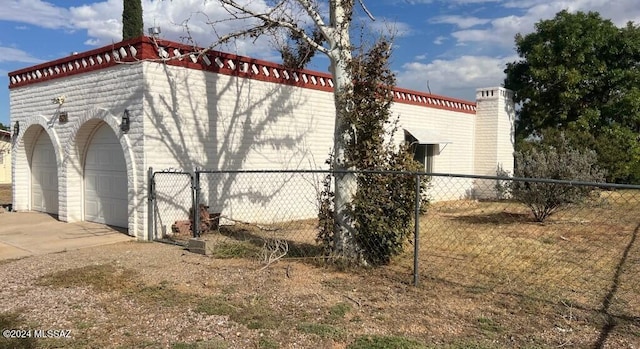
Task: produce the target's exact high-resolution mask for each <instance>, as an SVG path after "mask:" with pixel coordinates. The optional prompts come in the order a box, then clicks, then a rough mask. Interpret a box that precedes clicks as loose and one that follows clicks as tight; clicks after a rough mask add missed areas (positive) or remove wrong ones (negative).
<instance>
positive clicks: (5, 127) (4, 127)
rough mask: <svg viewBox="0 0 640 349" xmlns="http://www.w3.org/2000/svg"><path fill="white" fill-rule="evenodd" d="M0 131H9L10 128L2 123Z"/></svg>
mask: <svg viewBox="0 0 640 349" xmlns="http://www.w3.org/2000/svg"><path fill="white" fill-rule="evenodd" d="M0 130H5V131H8V130H9V127H8V126H6V125H4V124H3V123H1V122H0Z"/></svg>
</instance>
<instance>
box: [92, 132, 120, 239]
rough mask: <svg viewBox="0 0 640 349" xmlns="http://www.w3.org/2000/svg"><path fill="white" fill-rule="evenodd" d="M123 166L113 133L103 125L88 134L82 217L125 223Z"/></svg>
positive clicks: (99, 221) (114, 224)
mask: <svg viewBox="0 0 640 349" xmlns="http://www.w3.org/2000/svg"><path fill="white" fill-rule="evenodd" d="M127 218H128V215H127V167H126V163H125V161H124V153H123V151H122V147H121V146H120V142H119V141H118V139H117V138H116V135H115V133H114V132H113V131H112V130H111V129H110V128H109V127H108V126H106V125H102V126H100V127H99V128H98V130H96V133H95V134H94V135H93V137H92V138H91V141H90V144H89V148H88V149H87V156H86V158H85V165H84V219H85V220H86V221H90V222H97V223H103V224H108V225H113V226H116V227H127V222H128V219H127Z"/></svg>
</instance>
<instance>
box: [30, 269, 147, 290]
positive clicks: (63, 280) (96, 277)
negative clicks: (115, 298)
mask: <svg viewBox="0 0 640 349" xmlns="http://www.w3.org/2000/svg"><path fill="white" fill-rule="evenodd" d="M135 278H136V273H135V272H134V271H132V270H129V269H123V268H116V267H115V266H113V265H110V264H102V265H88V266H85V267H80V268H74V269H68V270H62V271H58V272H55V273H52V274H48V275H45V276H43V277H41V278H40V279H39V280H38V282H37V284H38V285H40V286H52V287H92V288H94V289H95V290H96V291H102V292H108V291H124V290H129V289H131V288H132V287H133V286H135V281H134V280H135Z"/></svg>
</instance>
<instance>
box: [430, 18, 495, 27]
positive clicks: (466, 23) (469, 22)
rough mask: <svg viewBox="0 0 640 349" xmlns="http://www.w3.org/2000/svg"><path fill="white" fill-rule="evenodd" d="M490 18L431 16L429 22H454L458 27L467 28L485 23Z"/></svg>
mask: <svg viewBox="0 0 640 349" xmlns="http://www.w3.org/2000/svg"><path fill="white" fill-rule="evenodd" d="M490 21H491V20H490V19H486V18H478V17H464V16H457V15H453V16H438V17H435V18H432V19H431V20H430V21H429V22H431V23H436V24H454V25H456V26H457V27H458V28H462V29H467V28H471V27H475V26H478V25H482V24H487V23H489V22H490Z"/></svg>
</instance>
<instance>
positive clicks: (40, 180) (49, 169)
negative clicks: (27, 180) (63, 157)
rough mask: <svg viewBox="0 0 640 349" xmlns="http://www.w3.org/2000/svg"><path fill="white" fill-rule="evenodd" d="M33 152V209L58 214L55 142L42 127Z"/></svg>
mask: <svg viewBox="0 0 640 349" xmlns="http://www.w3.org/2000/svg"><path fill="white" fill-rule="evenodd" d="M37 132H38V134H37V136H36V137H35V142H34V145H33V150H32V152H31V161H30V163H29V167H30V169H31V210H33V211H40V212H46V213H49V214H52V215H58V163H57V161H56V152H55V150H54V148H53V143H52V142H51V139H50V138H49V135H48V134H47V132H45V131H44V129H42V128H40V130H38V131H37Z"/></svg>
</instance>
